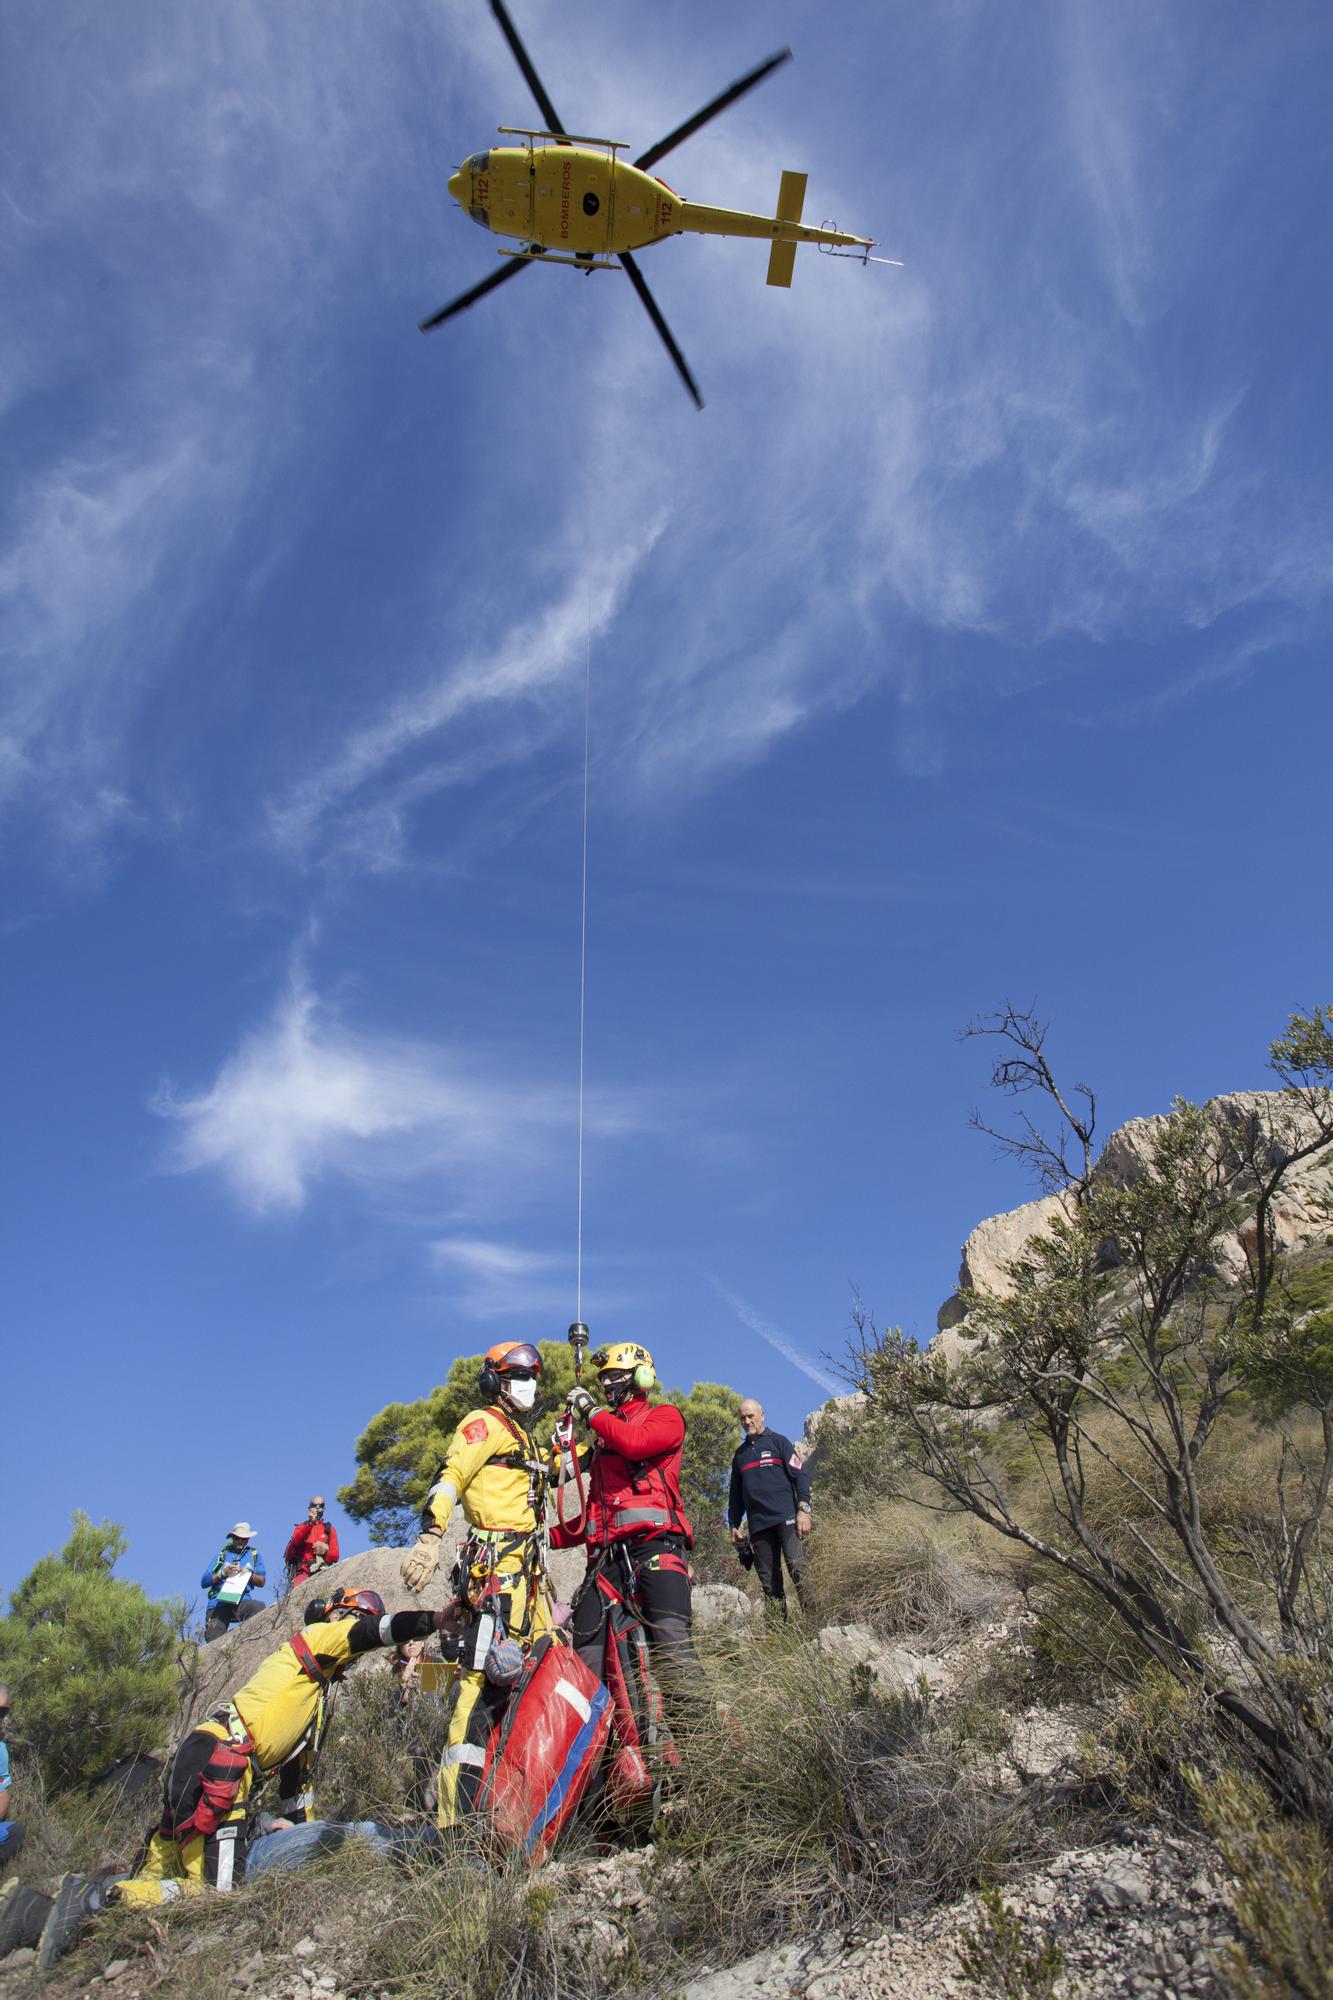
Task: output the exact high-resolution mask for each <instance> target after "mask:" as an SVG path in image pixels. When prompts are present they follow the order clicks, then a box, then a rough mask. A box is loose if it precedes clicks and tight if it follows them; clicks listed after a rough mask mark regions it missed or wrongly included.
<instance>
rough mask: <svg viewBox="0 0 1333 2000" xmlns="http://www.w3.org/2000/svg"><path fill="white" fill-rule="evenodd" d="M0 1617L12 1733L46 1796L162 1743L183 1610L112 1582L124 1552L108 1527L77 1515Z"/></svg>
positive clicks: (1, 1670)
mask: <svg viewBox="0 0 1333 2000" xmlns="http://www.w3.org/2000/svg"><path fill="white" fill-rule="evenodd" d="M73 1529H74V1532H73V1533H72V1534H71V1536H70V1538H69V1540H68V1541H67V1542H66V1544H65V1546H64V1548H63V1549H62V1550H61V1551H60V1554H59V1555H58V1556H57V1555H49V1556H43V1557H42V1560H41V1561H40V1562H39V1563H38V1564H37V1566H36V1568H35V1569H33V1570H32V1571H31V1572H30V1573H29V1575H28V1576H26V1577H25V1578H24V1579H23V1581H22V1583H20V1584H19V1586H18V1588H17V1590H15V1591H14V1593H13V1595H12V1596H11V1598H10V1600H9V1604H10V1608H9V1612H8V1614H7V1616H5V1617H3V1618H0V1681H3V1682H4V1683H5V1684H6V1685H7V1686H8V1687H9V1690H10V1693H11V1696H12V1698H13V1702H14V1709H15V1715H16V1719H17V1720H18V1722H19V1725H20V1727H19V1734H20V1736H21V1737H22V1739H23V1741H24V1742H25V1743H26V1744H27V1745H28V1746H29V1747H30V1748H31V1749H32V1750H33V1751H35V1752H36V1755H37V1757H38V1759H39V1761H40V1763H41V1766H42V1773H43V1776H44V1777H45V1780H46V1782H47V1784H48V1785H49V1786H51V1787H52V1788H53V1789H64V1788H68V1787H70V1786H75V1785H84V1784H88V1783H89V1782H90V1781H91V1780H92V1779H93V1778H95V1777H97V1776H98V1775H99V1773H101V1772H102V1771H105V1770H107V1769H108V1768H109V1767H110V1766H111V1765H112V1764H114V1763H115V1762H116V1761H117V1760H118V1759H119V1758H121V1757H127V1756H131V1755H133V1754H134V1753H135V1752H136V1751H140V1750H149V1749H152V1748H153V1746H154V1745H155V1744H159V1743H161V1741H162V1740H163V1737H164V1736H165V1735H166V1733H167V1731H168V1729H169V1726H170V1721H171V1716H172V1712H173V1709H174V1707H175V1702H176V1694H177V1688H178V1683H179V1672H178V1656H179V1653H180V1649H181V1644H182V1631H183V1626H184V1619H185V1607H184V1605H183V1604H182V1603H180V1602H179V1601H178V1600H176V1599H172V1598H167V1599H154V1598H151V1597H149V1596H148V1594H147V1592H146V1591H144V1590H143V1588H142V1587H141V1586H140V1585H139V1584H137V1583H131V1582H129V1581H128V1580H127V1579H126V1578H124V1577H117V1576H113V1575H112V1570H113V1568H114V1567H115V1564H116V1562H117V1561H118V1559H119V1558H120V1557H121V1556H122V1555H123V1554H124V1553H125V1549H126V1547H127V1543H126V1539H125V1535H124V1533H123V1531H122V1530H121V1529H120V1528H119V1527H117V1526H116V1525H115V1523H114V1522H112V1521H103V1522H101V1523H100V1524H95V1523H94V1522H92V1521H91V1520H90V1519H89V1518H88V1516H87V1515H86V1514H83V1513H76V1514H75V1515H74V1516H73Z"/></svg>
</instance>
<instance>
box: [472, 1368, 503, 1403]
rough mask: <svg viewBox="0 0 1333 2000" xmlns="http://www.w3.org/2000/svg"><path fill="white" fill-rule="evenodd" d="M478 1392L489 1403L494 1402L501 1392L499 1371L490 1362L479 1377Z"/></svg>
mask: <svg viewBox="0 0 1333 2000" xmlns="http://www.w3.org/2000/svg"><path fill="white" fill-rule="evenodd" d="M477 1393H478V1394H479V1395H480V1396H481V1397H482V1398H483V1399H484V1400H485V1401H486V1402H488V1403H493V1402H494V1401H495V1399H496V1397H497V1396H498V1395H499V1393H500V1377H499V1373H498V1372H497V1370H496V1369H494V1368H492V1367H491V1365H490V1363H489V1362H487V1364H486V1366H485V1367H484V1368H483V1369H482V1371H481V1373H480V1375H479V1376H478V1377H477Z"/></svg>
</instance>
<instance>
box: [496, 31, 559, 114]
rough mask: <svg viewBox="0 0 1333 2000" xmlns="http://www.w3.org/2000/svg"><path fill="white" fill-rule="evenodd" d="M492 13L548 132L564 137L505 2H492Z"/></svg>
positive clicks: (544, 87) (543, 86) (542, 84)
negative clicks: (557, 133) (534, 99)
mask: <svg viewBox="0 0 1333 2000" xmlns="http://www.w3.org/2000/svg"><path fill="white" fill-rule="evenodd" d="M491 12H492V14H494V16H495V18H496V20H497V21H498V22H499V23H500V33H501V34H502V35H503V36H504V38H505V40H506V41H507V42H508V44H509V47H510V49H511V51H512V53H513V57H514V61H515V62H516V63H517V64H518V66H519V68H520V69H521V70H522V72H523V75H524V77H525V78H526V80H527V85H528V89H529V90H530V91H531V92H532V94H533V96H534V97H535V98H536V100H537V109H538V110H539V111H540V112H541V114H542V117H543V118H544V119H545V120H546V129H547V131H548V132H559V133H561V134H562V135H563V133H564V129H565V128H564V126H563V125H562V124H561V123H560V120H559V118H558V117H557V116H556V109H555V106H554V104H552V102H551V100H550V98H549V97H548V96H547V95H546V85H545V84H544V83H543V82H542V80H541V78H540V77H539V76H538V74H537V72H536V70H535V69H534V68H533V66H532V57H531V56H530V55H529V54H528V52H527V50H526V49H525V48H524V46H523V44H522V42H521V41H520V40H519V33H518V29H517V28H516V27H515V26H514V24H513V22H512V21H511V20H510V18H509V10H508V8H507V7H506V6H505V4H504V0H491Z"/></svg>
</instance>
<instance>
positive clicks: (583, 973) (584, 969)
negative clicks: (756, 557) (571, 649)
mask: <svg viewBox="0 0 1333 2000" xmlns="http://www.w3.org/2000/svg"><path fill="white" fill-rule="evenodd" d="M591 723H592V578H591V576H590V577H589V578H588V642H587V651H586V654H585V656H584V666H583V838H582V861H581V869H580V875H581V880H580V895H579V1147H578V1225H577V1232H576V1247H575V1258H574V1263H575V1276H574V1302H575V1306H574V1318H575V1319H576V1320H577V1321H582V1319H583V1094H584V1092H583V1085H584V1074H585V1050H586V1033H585V1030H586V1024H587V1000H588V746H589V742H590V739H591Z"/></svg>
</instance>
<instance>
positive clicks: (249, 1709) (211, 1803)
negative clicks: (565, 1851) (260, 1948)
mask: <svg viewBox="0 0 1333 2000" xmlns="http://www.w3.org/2000/svg"><path fill="white" fill-rule="evenodd" d="M431 1633H438V1634H439V1635H440V1651H441V1653H442V1654H443V1655H444V1657H445V1659H447V1660H454V1661H462V1662H465V1663H466V1664H467V1665H468V1666H469V1667H472V1666H474V1665H475V1667H476V1670H477V1672H478V1673H491V1674H493V1675H495V1676H496V1677H497V1678H499V1679H502V1680H503V1681H504V1683H505V1685H506V1686H509V1685H511V1684H512V1683H513V1681H514V1680H516V1679H517V1677H518V1675H519V1673H520V1671H521V1669H522V1665H523V1660H522V1654H521V1653H520V1652H519V1649H518V1648H517V1647H516V1646H511V1645H508V1644H506V1643H505V1642H504V1641H503V1638H502V1637H498V1636H497V1633H496V1628H495V1626H494V1624H493V1623H492V1622H491V1621H490V1620H488V1619H475V1618H474V1619H471V1620H468V1621H460V1619H459V1618H458V1615H457V1613H456V1611H455V1610H454V1609H453V1608H452V1607H450V1608H448V1609H446V1610H443V1611H399V1612H395V1613H394V1614H393V1615H392V1616H390V1615H388V1614H387V1613H386V1612H385V1609H384V1602H383V1599H382V1598H381V1597H380V1596H379V1594H378V1592H376V1591H373V1590H335V1591H334V1593H333V1595H332V1597H331V1598H330V1599H329V1600H328V1603H327V1604H322V1605H321V1604H312V1605H311V1606H310V1607H309V1608H308V1610H307V1612H306V1628H305V1630H304V1632H294V1633H293V1634H292V1636H291V1638H290V1639H288V1640H287V1641H286V1642H285V1643H284V1644H283V1645H281V1646H279V1647H278V1649H277V1651H276V1652H273V1653H270V1654H269V1655H268V1657H267V1659H265V1660H262V1661H261V1662H260V1664H259V1667H258V1669H257V1670H256V1672H255V1674H254V1676H253V1678H252V1679H250V1680H249V1681H247V1682H246V1684H245V1686H244V1687H242V1688H238V1689H237V1691H236V1693H235V1695H233V1697H232V1699H231V1701H230V1702H228V1703H227V1704H226V1705H225V1706H224V1707H222V1708H220V1709H218V1710H216V1712H215V1713H214V1714H212V1715H210V1716H208V1717H207V1718H206V1720H204V1721H203V1722H201V1723H198V1724H197V1725H196V1726H195V1728H193V1729H192V1730H190V1731H189V1733H188V1735H186V1736H185V1737H184V1738H183V1739H182V1741H181V1743H180V1744H179V1746H178V1748H177V1750H176V1754H175V1756H174V1757H173V1758H172V1760H171V1763H170V1764H169V1766H168V1767H167V1776H166V1783H165V1787H164V1799H163V1808H164V1809H163V1813H162V1818H161V1820H160V1822H159V1824H158V1826H157V1828H156V1829H155V1831H154V1832H153V1833H152V1834H151V1835H150V1836H149V1839H148V1842H147V1844H146V1846H145V1848H144V1850H143V1852H142V1854H141V1855H140V1857H139V1860H138V1861H137V1863H136V1864H135V1867H134V1868H133V1870H132V1871H131V1872H130V1874H129V1875H128V1876H118V1875H117V1874H116V1873H115V1871H114V1870H105V1871H103V1872H102V1873H100V1874H98V1875H95V1876H88V1875H66V1876H65V1877H64V1879H63V1880H62V1882H61V1884H60V1887H59V1889H58V1890H57V1892H56V1895H55V1899H54V1901H53V1904H52V1907H51V1910H50V1913H49V1915H48V1916H47V1919H46V1927H45V1929H44V1930H43V1932H42V1940H41V1948H40V1952H39V1955H38V1964H39V1966H40V1967H41V1969H42V1970H46V1969H47V1968H48V1967H49V1966H51V1965H54V1963H55V1962H56V1960H57V1959H58V1958H59V1957H61V1955H62V1954H63V1953H64V1952H66V1951H68V1950H69V1949H70V1947H71V1946H72V1945H73V1944H74V1943H75V1941H76V1940H77V1938H78V1936H79V1933H80V1932H81V1931H82V1929H83V1928H84V1926H85V1924H86V1923H87V1922H88V1921H89V1919H90V1918H92V1917H94V1916H95V1915H96V1914H97V1912H98V1911H99V1910H100V1909H101V1908H102V1907H103V1905H104V1904H105V1903H106V1901H107V1900H108V1898H109V1897H111V1896H115V1897H117V1898H118V1899H120V1900H121V1901H123V1902H127V1903H141V1904H143V1903H146V1904H162V1903H171V1902H175V1901H176V1899H177V1898H178V1897H180V1896H188V1895H194V1894H197V1893H198V1892H199V1891H201V1890H203V1889H218V1890H224V1891H225V1890H228V1889H232V1888H235V1887H236V1886H237V1885H238V1884H239V1883H240V1882H241V1881H242V1880H243V1878H244V1875H245V1860H246V1848H247V1846H248V1844H249V1835H250V1828H251V1826H252V1824H253V1823H254V1821H255V1818H256V1815H255V1811H254V1809H255V1807H256V1805H257V1803H258V1791H259V1787H260V1785H261V1784H262V1782H263V1780H264V1779H265V1778H266V1777H268V1776H269V1775H270V1774H272V1773H274V1772H276V1773H278V1774H279V1794H280V1796H279V1809H280V1812H281V1814H282V1816H283V1821H284V1822H285V1823H286V1824H288V1825H300V1824H302V1823H303V1822H305V1821H306V1820H307V1819H309V1818H310V1817H311V1816H312V1808H313V1805H314V1791H313V1777H314V1769H315V1763H316V1760H317V1758H318V1755H319V1747H320V1739H321V1737H322V1735H323V1732H324V1724H325V1720H326V1713H327V1703H326V1698H325V1697H326V1692H327V1690H328V1689H329V1688H330V1687H331V1686H333V1685H334V1684H335V1683H336V1682H338V1681H340V1680H341V1679H342V1678H343V1676H344V1674H346V1673H347V1671H348V1669H349V1668H351V1667H353V1666H355V1664H356V1662H357V1660H358V1659H360V1658H361V1657H362V1656H363V1655H364V1654H366V1653H369V1652H372V1651H374V1649H375V1648H376V1647H378V1646H403V1645H407V1644H409V1643H410V1642H411V1641H412V1640H414V1639H425V1638H428V1637H429V1636H430V1635H431Z"/></svg>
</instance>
